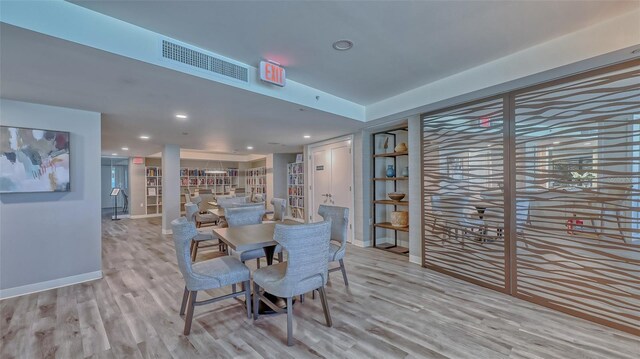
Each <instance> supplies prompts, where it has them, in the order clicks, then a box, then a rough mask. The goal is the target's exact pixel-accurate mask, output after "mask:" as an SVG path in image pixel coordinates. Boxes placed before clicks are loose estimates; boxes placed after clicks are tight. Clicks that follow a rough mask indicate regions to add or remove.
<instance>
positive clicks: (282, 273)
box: [253, 221, 332, 346]
mask: <svg viewBox="0 0 640 359" xmlns="http://www.w3.org/2000/svg"><path fill="white" fill-rule="evenodd" d="M330 236H331V223H330V222H329V221H324V222H320V223H311V224H300V225H294V226H290V225H285V224H276V228H275V230H274V233H273V239H274V240H275V241H276V242H278V243H279V244H280V245H282V247H283V248H284V249H285V250H286V251H287V253H288V258H287V261H286V262H281V263H278V264H275V265H271V266H268V267H264V268H261V269H258V270H256V271H255V272H253V307H254V308H257V305H258V301H259V300H261V301H262V302H264V303H265V304H266V305H267V306H269V307H270V308H271V309H273V310H275V311H276V312H282V309H280V308H278V307H277V306H276V305H275V304H274V303H272V302H271V301H270V300H269V299H267V298H266V297H265V296H264V295H262V294H261V293H260V288H263V289H264V290H265V292H268V293H269V294H272V295H275V296H278V297H282V298H286V299H287V345H289V346H291V345H293V300H292V299H293V297H295V296H297V295H302V294H304V293H306V292H309V291H313V290H318V292H319V293H320V300H321V302H322V309H323V310H324V317H325V320H326V321H327V326H329V327H330V326H331V325H332V324H331V314H330V312H329V305H328V303H327V297H326V295H325V291H324V286H325V285H326V284H327V278H328V275H329V273H328V268H329V262H328V260H327V258H328V257H329V244H330V243H329V239H330ZM253 319H254V320H257V319H258V311H257V310H254V311H253Z"/></svg>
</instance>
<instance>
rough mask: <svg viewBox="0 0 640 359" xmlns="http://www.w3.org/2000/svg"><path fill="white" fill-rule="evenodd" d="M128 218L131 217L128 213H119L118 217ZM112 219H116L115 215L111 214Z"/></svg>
mask: <svg viewBox="0 0 640 359" xmlns="http://www.w3.org/2000/svg"><path fill="white" fill-rule="evenodd" d="M128 218H131V215H128V214H119V215H118V219H128ZM111 219H115V216H114V215H111Z"/></svg>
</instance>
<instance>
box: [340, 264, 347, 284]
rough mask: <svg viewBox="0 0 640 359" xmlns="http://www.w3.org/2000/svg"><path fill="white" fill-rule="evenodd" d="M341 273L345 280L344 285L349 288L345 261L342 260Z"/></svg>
mask: <svg viewBox="0 0 640 359" xmlns="http://www.w3.org/2000/svg"><path fill="white" fill-rule="evenodd" d="M339 262H340V271H342V278H343V279H344V285H345V286H347V287H348V286H349V281H348V280H347V268H345V266H344V260H342V259H341V260H340V261H339Z"/></svg>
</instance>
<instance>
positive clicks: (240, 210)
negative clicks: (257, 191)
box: [224, 206, 265, 227]
mask: <svg viewBox="0 0 640 359" xmlns="http://www.w3.org/2000/svg"><path fill="white" fill-rule="evenodd" d="M264 212H265V210H264V207H262V206H260V207H258V206H250V207H231V208H225V210H224V216H225V218H226V219H227V224H229V227H238V226H247V225H250V224H260V223H262V216H264Z"/></svg>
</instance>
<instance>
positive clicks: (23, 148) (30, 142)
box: [0, 126, 71, 193]
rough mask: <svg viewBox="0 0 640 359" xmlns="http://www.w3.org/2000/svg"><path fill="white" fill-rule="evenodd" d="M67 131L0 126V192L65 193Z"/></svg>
mask: <svg viewBox="0 0 640 359" xmlns="http://www.w3.org/2000/svg"><path fill="white" fill-rule="evenodd" d="M69 156H70V147H69V132H61V131H51V130H39V129H33V128H21V127H7V126H0V193H20V192H66V191H69V190H70V188H71V184H70V176H69Z"/></svg>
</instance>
